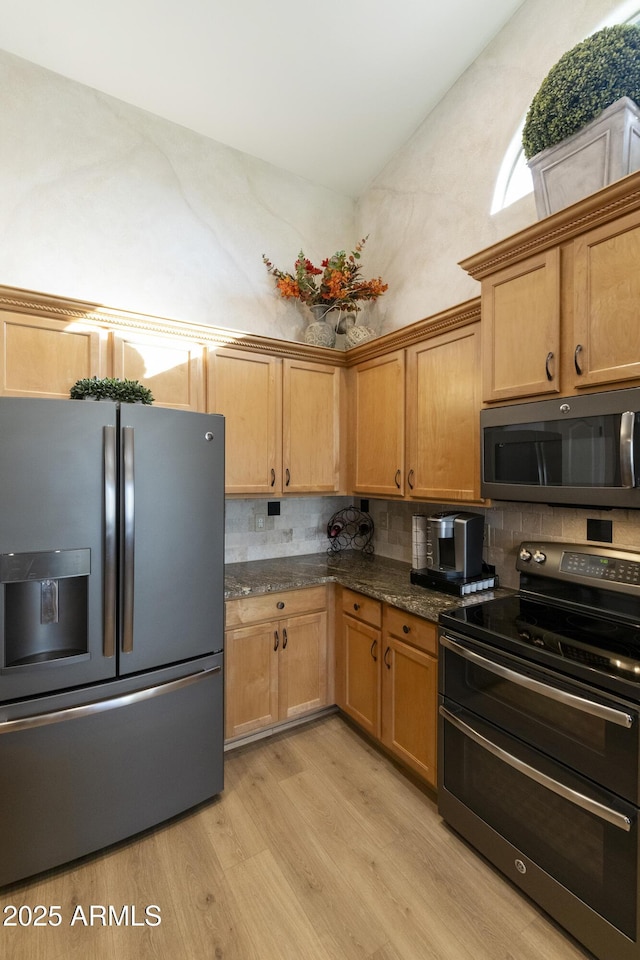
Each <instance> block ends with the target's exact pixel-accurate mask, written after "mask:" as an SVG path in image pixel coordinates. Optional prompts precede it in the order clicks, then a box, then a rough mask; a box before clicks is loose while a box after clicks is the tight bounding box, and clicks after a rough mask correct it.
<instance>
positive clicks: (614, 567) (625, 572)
mask: <svg viewBox="0 0 640 960" xmlns="http://www.w3.org/2000/svg"><path fill="white" fill-rule="evenodd" d="M560 570H562V571H565V572H566V573H578V574H580V575H581V576H583V577H593V578H594V579H596V580H613V581H615V582H616V583H638V584H640V561H638V560H623V559H622V558H620V557H599V556H591V555H590V554H588V553H579V552H577V551H576V552H575V553H574V552H572V553H565V554H564V555H563V557H562V560H561V562H560Z"/></svg>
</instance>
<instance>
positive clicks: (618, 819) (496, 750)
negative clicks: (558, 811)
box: [440, 706, 633, 833]
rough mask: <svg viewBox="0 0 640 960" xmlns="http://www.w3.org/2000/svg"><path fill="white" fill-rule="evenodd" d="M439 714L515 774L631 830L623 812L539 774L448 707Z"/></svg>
mask: <svg viewBox="0 0 640 960" xmlns="http://www.w3.org/2000/svg"><path fill="white" fill-rule="evenodd" d="M440 716H441V717H443V718H444V719H445V720H446V721H447V723H450V724H451V725H452V726H454V727H455V728H456V730H459V731H460V733H462V734H464V736H465V737H468V738H469V739H470V740H473V742H474V743H477V744H478V746H480V747H482V749H483V750H486V751H487V753H490V754H492V755H493V756H494V757H497V758H498V760H501V761H502V762H503V763H506V764H507V765H508V766H510V767H512V768H513V769H514V770H516V771H517V772H518V773H521V774H523V775H524V776H525V777H528V778H529V779H530V780H534V781H535V783H538V784H540V786H541V787H545V789H547V790H550V791H551V792H552V793H555V794H556V795H557V796H559V797H562V798H563V800H568V801H569V803H573V804H574V805H575V806H576V807H580V808H581V809H582V810H586V811H587V813H591V814H593V816H595V817H598V818H599V819H600V820H606V822H607V823H610V824H612V825H613V826H614V827H617V828H618V829H619V830H624V831H625V833H629V831H630V830H631V827H632V826H633V823H632V820H631V818H630V817H627V816H626V815H625V814H624V813H619V812H618V811H617V810H612V809H611V807H606V806H605V805H604V804H603V803H600V802H599V801H598V800H593V799H592V798H591V797H587V796H585V795H584V794H583V793H579V792H578V791H577V790H572V789H571V787H567V786H566V785H565V784H564V783H560V781H559V780H554V779H553V777H548V776H547V774H546V773H541V771H540V770H536V768H535V767H532V766H530V764H528V763H525V762H524V760H520V759H519V757H514V756H513V754H512V753H508V752H507V751H506V750H503V749H502V747H499V746H498V745H497V744H495V743H493V742H492V741H491V740H488V739H487V738H486V737H484V736H483V735H482V734H481V733H479V732H478V731H477V730H475V729H474V728H473V727H470V726H469V724H468V723H464V721H463V720H460V719H459V717H456V716H454V714H452V713H451V712H450V711H449V710H447V708H446V707H443V706H441V707H440Z"/></svg>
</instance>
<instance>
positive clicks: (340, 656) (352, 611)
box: [336, 588, 382, 738]
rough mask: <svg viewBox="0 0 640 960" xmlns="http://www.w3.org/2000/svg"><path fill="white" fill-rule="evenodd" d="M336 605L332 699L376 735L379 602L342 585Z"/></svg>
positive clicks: (378, 704)
mask: <svg viewBox="0 0 640 960" xmlns="http://www.w3.org/2000/svg"><path fill="white" fill-rule="evenodd" d="M340 607H341V613H342V615H341V618H340V625H339V632H338V636H337V637H336V648H337V661H338V669H337V676H336V701H337V703H338V706H339V707H340V708H341V709H342V710H344V712H345V713H347V714H348V715H349V716H350V717H352V719H353V720H355V721H356V723H358V724H359V725H360V726H361V727H362V729H363V730H366V731H367V733H370V734H371V735H372V736H374V737H378V738H379V737H380V648H381V639H382V637H381V632H380V628H381V626H382V604H381V603H380V602H379V601H378V600H372V599H371V598H370V597H365V596H363V595H362V594H359V593H354V592H353V591H352V590H347V589H344V588H343V589H342V590H341V603H340Z"/></svg>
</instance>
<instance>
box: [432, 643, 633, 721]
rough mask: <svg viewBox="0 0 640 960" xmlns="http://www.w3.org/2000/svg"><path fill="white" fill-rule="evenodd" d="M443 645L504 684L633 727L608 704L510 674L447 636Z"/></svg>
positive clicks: (601, 718)
mask: <svg viewBox="0 0 640 960" xmlns="http://www.w3.org/2000/svg"><path fill="white" fill-rule="evenodd" d="M440 643H441V644H442V646H443V647H446V648H447V650H451V651H452V653H455V654H457V655H458V656H460V657H464V659H465V660H469V661H470V662H471V663H475V664H476V665H477V666H479V667H482V668H483V670H488V671H489V672H490V673H495V674H496V676H498V677H502V679H503V680H508V681H509V682H510V683H517V684H518V686H520V687H525V688H526V689H527V690H531V691H533V692H534V693H539V694H540V695H541V696H543V697H547V698H548V699H549V700H556V701H557V702H558V703H562V704H564V705H565V706H567V707H573V708H574V709H576V710H582V712H583V713H588V714H589V715H590V716H592V717H598V718H599V719H600V720H606V721H607V722H609V723H615V724H617V725H618V726H619V727H626V728H627V729H629V728H630V727H632V726H633V723H634V717H633V716H632V714H630V713H624V711H622V710H616V709H615V707H607V706H606V705H605V704H603V703H596V702H594V701H593V700H585V698H584V697H578V696H576V694H575V693H567V691H566V690H560V689H559V688H558V687H552V686H550V685H549V684H546V683H542V682H541V681H540V680H534V679H533V677H525V676H524V675H523V674H522V673H518V672H517V671H516V670H510V669H509V667H503V666H502V664H499V663H494V661H493V660H488V659H487V658H486V657H483V656H481V655H480V654H479V653H475V652H474V651H473V650H469V649H467V647H464V646H463V645H462V644H461V643H458V642H457V641H456V640H453V639H452V638H451V637H448V636H446V635H443V636H441V637H440Z"/></svg>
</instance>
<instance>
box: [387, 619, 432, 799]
mask: <svg viewBox="0 0 640 960" xmlns="http://www.w3.org/2000/svg"><path fill="white" fill-rule="evenodd" d="M382 646H383V654H382V666H381V672H382V742H383V744H384V745H385V746H386V747H388V748H389V750H391V752H392V753H394V754H395V755H396V756H397V757H398V759H399V760H402V762H403V763H405V764H406V765H407V766H409V767H411V769H412V770H414V771H415V772H416V773H418V774H420V776H421V777H423V778H424V779H425V780H426V781H427V782H428V783H429V784H431V786H433V787H435V786H436V783H437V779H436V777H437V771H436V741H437V727H438V725H437V703H438V659H437V652H438V631H437V627H436V625H435V623H430V622H429V621H428V620H423V619H421V618H420V617H414V616H412V615H411V614H408V613H404V611H402V610H398V609H396V608H394V607H389V606H388V605H386V604H385V606H384V613H383V641H382Z"/></svg>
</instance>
